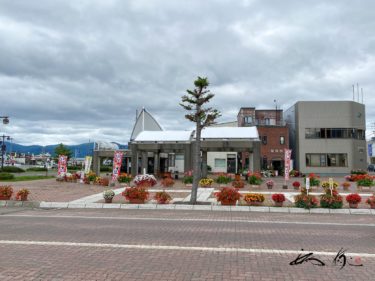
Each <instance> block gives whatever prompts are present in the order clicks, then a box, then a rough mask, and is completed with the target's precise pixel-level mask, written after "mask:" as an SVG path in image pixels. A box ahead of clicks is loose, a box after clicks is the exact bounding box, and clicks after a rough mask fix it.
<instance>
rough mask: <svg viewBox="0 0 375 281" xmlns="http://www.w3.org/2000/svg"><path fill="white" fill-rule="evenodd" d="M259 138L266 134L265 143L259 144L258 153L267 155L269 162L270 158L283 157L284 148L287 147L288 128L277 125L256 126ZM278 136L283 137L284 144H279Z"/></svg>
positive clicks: (263, 155) (262, 155)
mask: <svg viewBox="0 0 375 281" xmlns="http://www.w3.org/2000/svg"><path fill="white" fill-rule="evenodd" d="M258 132H259V138H260V139H261V140H262V137H263V136H267V144H265V145H264V144H263V143H262V144H261V147H260V155H261V157H262V159H263V157H267V161H268V163H269V164H270V163H271V161H272V159H276V158H279V159H282V160H283V159H284V149H285V148H289V137H288V135H289V134H288V128H287V127H286V126H285V127H277V126H258ZM280 136H283V137H284V139H285V144H283V145H282V144H280Z"/></svg>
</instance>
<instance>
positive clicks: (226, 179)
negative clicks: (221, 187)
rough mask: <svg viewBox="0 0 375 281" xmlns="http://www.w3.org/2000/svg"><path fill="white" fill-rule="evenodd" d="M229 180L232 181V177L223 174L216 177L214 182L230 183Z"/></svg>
mask: <svg viewBox="0 0 375 281" xmlns="http://www.w3.org/2000/svg"><path fill="white" fill-rule="evenodd" d="M231 181H232V178H231V177H230V176H228V175H225V174H221V175H219V176H218V177H217V179H216V182H217V183H218V184H227V183H230V182H231Z"/></svg>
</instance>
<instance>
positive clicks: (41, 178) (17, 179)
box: [0, 176, 54, 182]
mask: <svg viewBox="0 0 375 281" xmlns="http://www.w3.org/2000/svg"><path fill="white" fill-rule="evenodd" d="M52 178H54V176H20V177H15V178H13V179H11V180H0V181H8V182H15V181H34V180H45V179H52Z"/></svg>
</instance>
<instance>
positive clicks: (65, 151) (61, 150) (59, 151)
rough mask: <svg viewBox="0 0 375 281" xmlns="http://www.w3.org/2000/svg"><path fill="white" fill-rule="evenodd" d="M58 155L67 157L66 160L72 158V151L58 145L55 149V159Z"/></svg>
mask: <svg viewBox="0 0 375 281" xmlns="http://www.w3.org/2000/svg"><path fill="white" fill-rule="evenodd" d="M59 155H66V156H68V159H69V158H70V157H72V151H71V150H70V149H69V148H68V147H67V146H65V145H63V144H62V143H60V144H59V145H58V146H56V148H55V157H56V158H57V157H59Z"/></svg>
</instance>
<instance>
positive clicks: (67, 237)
mask: <svg viewBox="0 0 375 281" xmlns="http://www.w3.org/2000/svg"><path fill="white" fill-rule="evenodd" d="M301 249H304V251H303V252H301ZM340 249H344V250H346V252H345V253H342V254H341V255H339V256H338V257H337V258H336V264H335V263H333V261H334V260H335V257H336V255H337V253H338V251H339V250H340ZM309 253H313V255H312V256H309V257H310V258H314V259H315V258H316V260H313V259H310V260H306V261H303V258H301V259H300V261H297V262H295V263H297V264H295V265H290V263H291V262H292V261H294V260H296V258H297V257H298V255H299V254H301V255H303V254H309ZM299 263H301V264H299ZM323 263H324V265H323ZM317 264H320V265H321V266H319V265H317ZM374 276H375V220H374V217H373V216H364V215H311V214H309V215H298V214H273V213H244V212H199V211H161V210H150V211H147V210H26V209H0V280H323V281H324V280H374Z"/></svg>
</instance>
